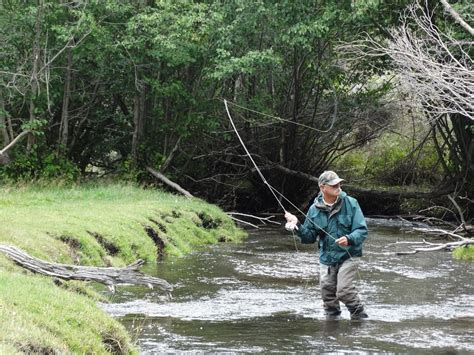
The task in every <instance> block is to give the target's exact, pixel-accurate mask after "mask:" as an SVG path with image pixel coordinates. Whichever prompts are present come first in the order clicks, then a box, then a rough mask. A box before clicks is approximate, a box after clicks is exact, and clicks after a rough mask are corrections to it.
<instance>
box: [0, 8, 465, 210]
mask: <svg viewBox="0 0 474 355" xmlns="http://www.w3.org/2000/svg"><path fill="white" fill-rule="evenodd" d="M410 3H411V2H410V1H383V2H381V1H351V2H348V1H347V2H342V3H341V2H339V1H325V2H316V1H303V2H300V1H296V2H295V1H278V2H269V1H231V2H217V1H202V2H193V1H179V2H177V1H151V0H141V1H121V2H116V1H100V2H88V1H72V2H66V1H59V2H57V1H46V0H37V1H2V2H1V5H0V6H1V7H2V8H1V11H0V26H1V28H2V31H1V33H2V35H1V37H0V41H1V46H2V56H1V57H0V142H1V143H0V146H1V147H2V148H0V149H1V152H0V163H1V167H0V176H1V177H2V178H3V179H5V180H12V179H13V180H17V179H30V178H40V179H41V178H45V179H49V178H61V179H65V180H75V179H78V178H79V177H81V176H88V175H98V176H118V177H119V178H121V179H132V180H138V181H141V182H143V181H145V182H151V181H153V180H151V179H153V177H152V176H151V175H150V174H149V173H148V172H147V171H146V167H151V168H152V169H154V170H155V171H157V172H159V173H160V174H164V175H166V176H167V177H168V178H170V179H171V180H172V181H174V182H176V183H178V184H179V185H180V186H182V187H183V188H185V189H186V190H188V191H190V192H191V193H192V194H193V195H196V196H200V197H204V198H205V199H207V200H208V201H211V202H215V203H218V204H220V205H221V206H224V207H226V208H228V209H239V210H242V211H245V210H247V211H264V210H275V209H276V208H277V207H278V206H276V205H275V204H274V203H273V202H272V200H271V198H269V195H268V194H269V192H268V191H267V190H266V188H265V186H264V185H263V184H262V182H261V180H260V179H259V177H258V175H257V174H256V172H255V171H254V170H253V169H252V165H251V163H250V162H249V161H248V159H247V158H246V156H245V155H244V154H243V150H242V149H241V146H240V145H239V143H238V141H237V139H236V137H235V135H234V134H233V132H232V130H231V128H230V125H229V122H228V120H227V118H226V116H225V110H224V106H223V104H222V100H221V99H222V98H225V99H227V100H229V102H230V104H231V105H230V109H231V113H232V115H233V117H234V119H235V121H236V123H237V125H238V129H239V131H240V133H241V135H242V137H243V139H244V140H245V142H246V144H247V145H248V147H249V149H250V151H251V153H252V154H253V156H254V158H255V160H256V161H257V164H259V166H260V167H261V168H262V170H263V171H264V173H265V175H266V176H267V178H268V179H269V181H271V183H272V185H273V186H275V187H276V188H277V189H278V190H279V191H281V192H282V193H283V194H284V195H285V196H287V197H288V198H289V199H290V200H292V201H294V202H295V203H297V204H299V205H302V204H305V203H307V201H308V200H309V198H310V197H311V196H312V194H314V192H315V190H316V185H315V183H314V179H313V180H312V179H311V177H314V176H317V175H319V173H320V172H321V171H322V170H324V169H327V168H332V169H337V170H338V171H340V172H341V175H343V176H347V177H350V181H351V183H352V184H351V185H350V186H348V190H350V191H351V192H352V193H354V194H355V195H357V197H359V198H360V199H361V201H363V203H364V205H365V206H364V207H365V208H366V210H367V211H369V212H371V213H373V212H375V211H379V212H381V213H400V212H402V211H405V210H411V211H416V210H417V209H420V208H427V207H430V206H431V207H432V206H434V205H441V207H440V208H441V211H442V212H439V213H438V215H443V216H444V217H448V218H454V217H453V215H458V213H457V210H456V208H455V207H454V206H453V204H452V203H451V200H449V199H448V198H447V197H446V196H447V194H450V196H451V197H452V199H454V201H455V203H456V206H459V207H460V208H461V210H462V212H463V214H464V218H468V217H472V216H473V213H474V210H473V208H472V196H473V194H472V192H473V179H472V174H473V164H472V156H473V149H474V144H473V130H474V125H473V122H474V121H473V118H474V117H473V109H472V102H474V100H473V92H472V87H473V85H472V84H473V82H472V81H473V79H472V77H473V76H472V69H473V68H472V59H471V57H470V54H471V51H470V49H469V48H470V47H469V46H470V44H472V40H473V38H472V35H471V34H470V32H469V31H468V30H466V26H468V28H469V24H468V23H466V22H464V24H465V25H466V26H464V25H462V26H461V25H460V24H459V23H460V22H459V18H460V19H462V18H464V20H467V19H466V18H465V17H464V15H465V14H469V13H472V12H470V11H471V10H472V5H468V2H465V3H464V2H458V3H456V4H453V5H452V6H453V7H450V9H451V10H453V11H455V12H454V13H455V14H456V15H457V16H458V17H459V18H456V17H453V15H452V14H453V13H452V12H449V11H446V8H445V7H444V6H441V5H440V4H439V3H438V2H434V1H428V2H426V3H425V2H420V5H418V6H417V7H412V8H408V9H407V6H408V5H409V4H410ZM448 5H449V4H448ZM432 25H435V26H436V27H433V26H432ZM423 26H425V27H423ZM426 29H434V30H433V31H434V32H431V33H427V32H426ZM448 34H449V35H448ZM403 36H406V37H407V38H410V39H411V40H412V42H411V43H412V44H413V45H414V47H413V48H400V46H401V45H403V44H404V43H406V42H404V39H405V37H403ZM437 39H439V41H437ZM417 44H418V47H416V46H415V45H417ZM397 45H398V47H397ZM410 50H414V51H418V53H426V54H427V55H428V56H429V57H428V58H427V59H426V62H424V64H420V65H421V67H420V66H416V65H415V64H417V63H420V62H417V63H411V62H407V58H411V56H412V55H413V53H412V52H410ZM443 50H444V51H446V52H443ZM404 55H405V57H404ZM420 58H421V57H420ZM427 63H430V65H431V64H432V67H429V68H430V70H431V72H432V73H433V77H429V76H426V75H425V74H424V73H423V72H422V71H419V70H421V69H423V68H426V67H428V66H427ZM436 65H438V66H439V67H440V68H446V70H447V72H446V75H445V76H443V73H440V72H436V71H435V70H436ZM433 68H434V69H433ZM417 70H418V72H417ZM435 74H436V75H438V74H439V75H441V76H442V77H443V78H445V77H446V76H448V77H449V76H452V75H454V74H456V75H457V74H459V75H460V77H461V78H462V80H463V81H462V85H461V88H460V89H459V85H457V84H459V81H456V82H455V81H453V80H450V79H449V78H447V79H446V80H444V81H441V80H440V78H439V77H437V76H436V75H435ZM407 84H413V85H407ZM437 85H443V86H442V87H439V86H437ZM469 85H470V87H469ZM421 88H422V89H423V90H421ZM437 89H439V90H437ZM418 94H422V95H424V96H423V97H421V98H420V97H419V95H418ZM417 95H418V96H417ZM11 143H13V144H11ZM407 188H409V190H410V191H409V192H407V191H406V189H407ZM351 189H352V190H351ZM368 189H369V190H371V191H372V192H371V194H368V193H367V190H368ZM387 189H388V190H390V192H388V193H387V192H385V191H386V190H387ZM421 190H423V191H424V193H425V194H424V195H420V194H418V193H417V192H416V191H421ZM400 191H401V192H400ZM364 197H365V200H364ZM373 197H376V198H375V199H374V198H373ZM413 197H415V200H414V202H410V201H413V200H405V199H404V198H413ZM416 197H423V198H424V200H423V201H425V202H424V203H419V202H420V201H419V199H417V198H416ZM407 201H408V202H407ZM376 202H377V203H376ZM417 203H418V204H417ZM446 209H448V210H450V211H454V213H447V214H446Z"/></svg>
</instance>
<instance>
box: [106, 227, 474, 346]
mask: <svg viewBox="0 0 474 355" xmlns="http://www.w3.org/2000/svg"><path fill="white" fill-rule="evenodd" d="M368 222H369V237H368V239H367V240H366V243H365V249H364V256H363V257H362V258H361V261H360V262H361V263H360V272H359V277H358V278H357V281H356V286H357V288H358V290H359V292H360V296H361V298H362V299H363V301H364V303H365V304H366V310H367V313H368V314H369V317H370V318H369V319H368V320H364V321H351V320H350V319H349V313H348V311H347V310H346V309H345V308H344V311H343V313H342V319H341V320H336V321H334V320H333V321H327V320H326V319H325V316H324V311H323V308H322V302H321V297H320V290H319V284H318V282H319V281H318V280H319V276H318V260H317V257H316V255H315V252H316V251H315V244H312V245H302V244H300V243H299V242H297V241H296V240H295V239H294V237H293V236H292V234H291V233H290V232H287V231H285V230H284V228H283V227H278V228H275V227H271V228H270V227H269V228H265V229H259V230H253V231H250V232H249V233H250V235H249V237H248V238H247V239H246V240H245V241H244V242H242V243H239V244H232V243H221V244H219V245H214V246H209V247H206V248H205V249H203V250H201V251H199V252H195V253H193V254H191V255H187V256H185V257H182V258H168V259H166V258H165V260H163V261H161V262H160V263H158V264H157V265H153V266H149V267H148V268H145V269H144V271H145V272H146V273H149V274H152V275H153V276H157V277H160V278H163V279H165V280H167V281H169V282H170V283H172V284H173V285H174V287H175V290H174V291H173V298H172V299H169V298H168V297H167V296H166V295H163V294H162V293H160V292H159V291H158V290H148V289H145V288H143V287H137V286H127V287H120V288H118V289H117V293H116V294H115V295H114V297H113V299H112V303H109V304H101V307H102V308H103V309H104V310H105V311H106V312H108V313H109V314H111V315H112V316H114V317H117V318H118V319H119V320H120V322H121V323H122V324H124V326H125V327H126V328H127V329H128V330H129V332H130V333H131V334H132V337H133V338H134V339H135V340H136V341H137V344H138V346H139V348H140V352H141V353H143V354H153V353H164V352H192V353H194V352H206V353H208V352H219V353H220V352H225V353H245V352H247V353H249V352H284V353H287V352H314V353H358V354H368V353H380V352H388V353H411V354H413V353H430V354H446V353H450V354H473V353H474V309H473V304H474V287H473V272H472V271H473V264H472V263H469V262H462V261H456V260H453V259H452V257H451V253H449V252H439V251H438V252H428V253H418V254H414V255H406V256H396V255H395V253H394V252H395V251H401V250H406V249H407V248H408V247H407V246H406V245H404V244H397V245H393V244H392V245H390V244H391V243H394V242H396V241H409V240H412V241H413V240H417V241H419V240H420V238H419V237H420V236H417V235H416V234H413V233H408V232H407V231H406V230H404V228H403V227H404V226H403V225H400V224H399V223H396V222H393V221H392V222H391V221H390V220H371V219H368Z"/></svg>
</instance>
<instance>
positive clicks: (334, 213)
mask: <svg viewBox="0 0 474 355" xmlns="http://www.w3.org/2000/svg"><path fill="white" fill-rule="evenodd" d="M322 229H324V230H325V231H326V232H327V233H329V234H330V235H331V236H328V235H327V234H326V233H324V232H323V231H322ZM297 234H298V236H299V237H300V239H301V242H302V243H303V244H309V243H314V242H316V240H318V237H319V261H320V263H321V264H324V265H331V266H334V265H338V264H341V263H342V262H343V261H344V260H347V259H349V258H351V257H357V256H362V244H363V243H364V241H365V238H367V234H368V233H367V224H366V223H365V219H364V215H363V213H362V210H361V209H360V206H359V203H358V202H357V200H356V199H355V198H353V197H350V196H348V195H347V194H346V193H345V192H344V191H342V192H341V194H340V195H339V199H338V201H337V202H336V204H335V205H334V206H333V207H332V209H330V208H328V207H327V206H326V205H324V203H323V196H322V194H321V193H320V194H319V195H318V196H317V197H316V199H315V200H314V203H313V204H312V205H311V207H310V208H309V210H308V213H307V217H306V220H305V221H304V223H303V224H300V225H299V226H298V232H297ZM342 236H346V237H347V239H348V241H349V245H348V246H347V247H343V246H340V245H338V244H337V243H336V242H335V240H336V239H338V238H340V237H342Z"/></svg>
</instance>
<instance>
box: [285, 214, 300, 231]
mask: <svg viewBox="0 0 474 355" xmlns="http://www.w3.org/2000/svg"><path fill="white" fill-rule="evenodd" d="M285 218H286V224H285V229H286V230H287V231H290V232H293V231H294V230H295V229H296V230H298V227H297V226H296V225H297V224H298V218H296V216H295V215H293V214H291V213H290V212H286V213H285Z"/></svg>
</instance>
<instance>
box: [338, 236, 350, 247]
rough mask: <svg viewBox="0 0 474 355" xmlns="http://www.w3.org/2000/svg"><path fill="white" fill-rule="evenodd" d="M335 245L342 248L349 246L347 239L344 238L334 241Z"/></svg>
mask: <svg viewBox="0 0 474 355" xmlns="http://www.w3.org/2000/svg"><path fill="white" fill-rule="evenodd" d="M336 243H337V244H339V245H340V246H342V247H347V246H348V245H349V240H348V239H347V237H346V236H343V237H341V238H339V239H336Z"/></svg>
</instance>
